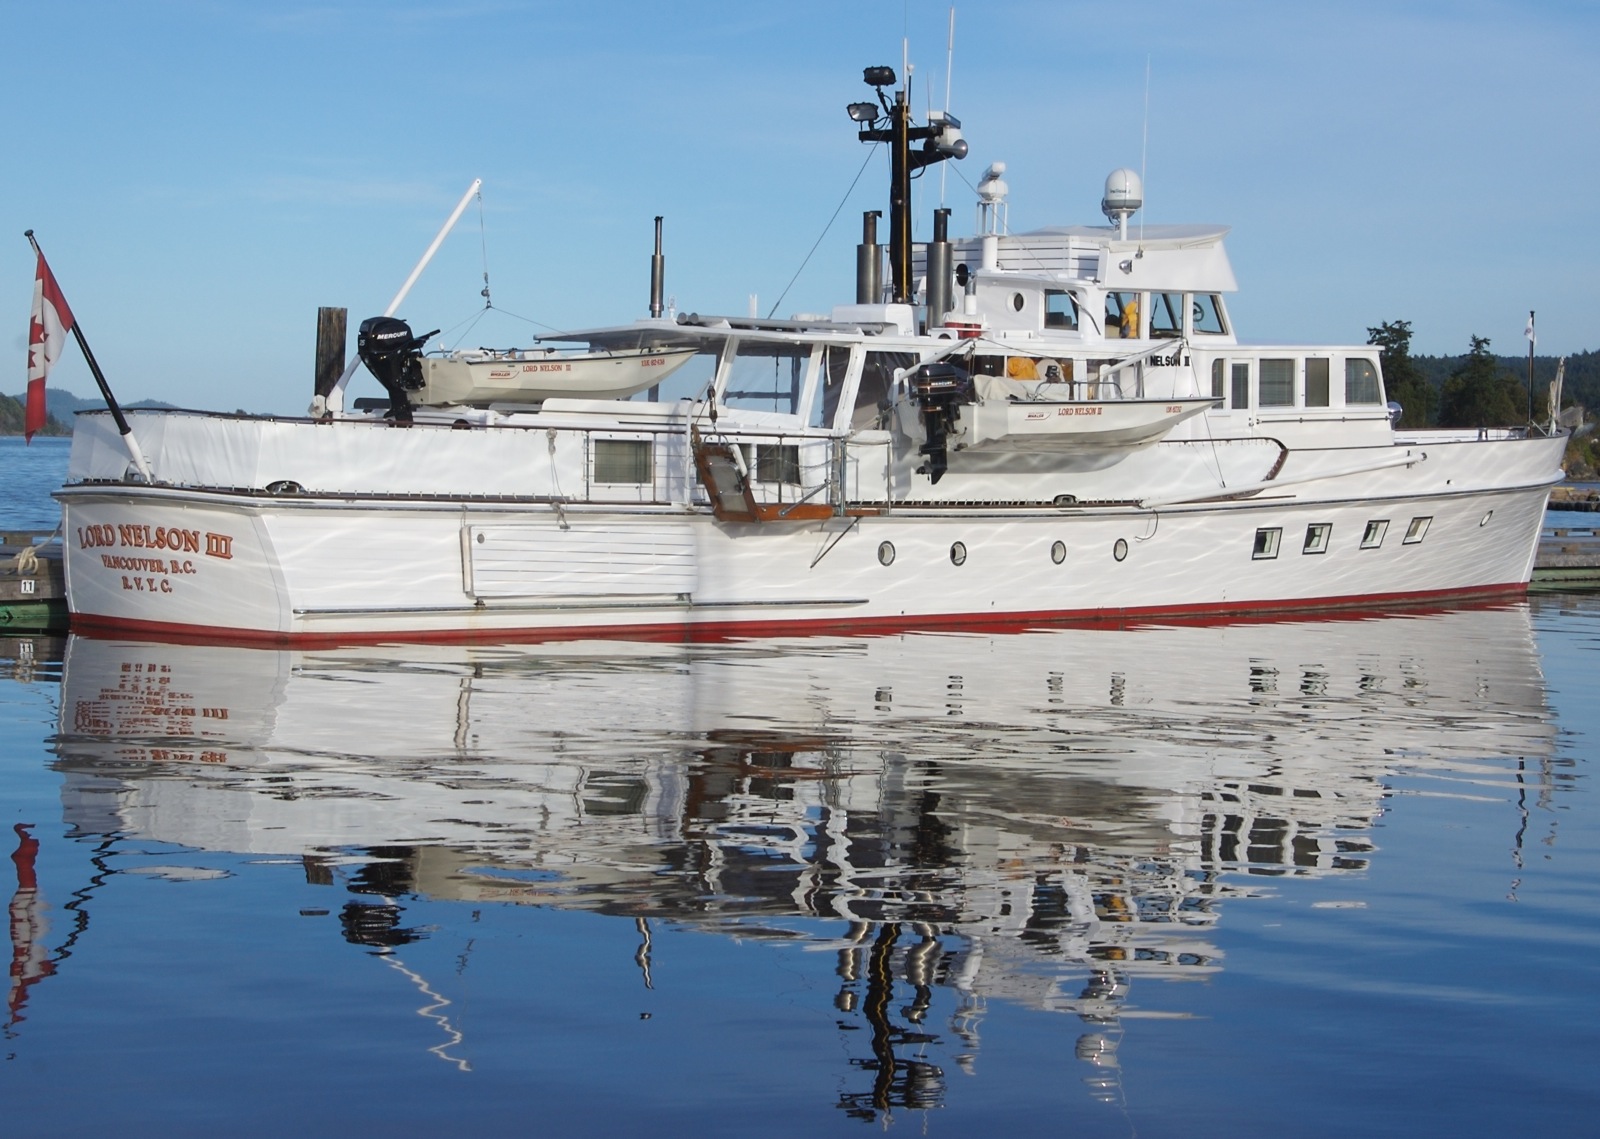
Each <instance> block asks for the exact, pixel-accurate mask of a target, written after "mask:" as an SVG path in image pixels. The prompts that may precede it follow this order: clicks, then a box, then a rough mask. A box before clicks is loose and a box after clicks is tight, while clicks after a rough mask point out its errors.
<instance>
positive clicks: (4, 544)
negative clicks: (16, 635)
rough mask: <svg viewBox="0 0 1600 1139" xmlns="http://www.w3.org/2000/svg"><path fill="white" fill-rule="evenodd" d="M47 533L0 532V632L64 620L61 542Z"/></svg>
mask: <svg viewBox="0 0 1600 1139" xmlns="http://www.w3.org/2000/svg"><path fill="white" fill-rule="evenodd" d="M54 538H55V536H54V535H53V534H50V533H42V534H36V533H33V532H31V531H26V530H24V531H15V530H8V531H5V532H4V533H0V632H28V631H34V630H39V631H43V630H47V629H59V628H62V627H63V626H65V625H66V623H67V578H66V574H65V573H64V572H63V570H62V565H61V543H60V542H57V541H55V540H54Z"/></svg>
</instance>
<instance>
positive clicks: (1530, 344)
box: [1528, 309, 1538, 425]
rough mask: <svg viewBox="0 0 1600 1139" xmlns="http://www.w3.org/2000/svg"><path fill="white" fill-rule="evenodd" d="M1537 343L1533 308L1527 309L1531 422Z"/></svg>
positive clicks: (1530, 417) (1530, 416) (1529, 409)
mask: <svg viewBox="0 0 1600 1139" xmlns="http://www.w3.org/2000/svg"><path fill="white" fill-rule="evenodd" d="M1536 343H1538V340H1537V338H1536V335H1535V333H1534V330H1533V310H1532V309H1529V310H1528V423H1529V424H1530V425H1531V424H1532V423H1533V346H1534V345H1535V344H1536Z"/></svg>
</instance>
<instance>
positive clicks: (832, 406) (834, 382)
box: [811, 344, 850, 427]
mask: <svg viewBox="0 0 1600 1139" xmlns="http://www.w3.org/2000/svg"><path fill="white" fill-rule="evenodd" d="M822 369H823V370H822V398H821V399H819V400H813V401H812V414H811V426H812V427H832V426H833V417H834V416H835V415H836V414H837V413H838V411H839V396H840V394H841V393H842V392H843V391H844V381H845V379H846V378H847V377H848V376H849V374H850V349H849V348H847V347H845V346H844V345H839V344H835V345H830V346H829V347H828V348H826V349H825V350H824V351H823V356H822Z"/></svg>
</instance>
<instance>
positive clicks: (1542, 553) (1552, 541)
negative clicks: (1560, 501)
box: [1528, 508, 1600, 590]
mask: <svg viewBox="0 0 1600 1139" xmlns="http://www.w3.org/2000/svg"><path fill="white" fill-rule="evenodd" d="M1563 509H1565V508H1563ZM1528 588H1530V589H1540V590H1562V589H1600V534H1597V533H1596V532H1595V527H1593V526H1554V527H1552V526H1549V525H1547V526H1545V528H1544V534H1543V535H1541V536H1540V538H1539V553H1538V556H1537V557H1535V558H1534V560H1533V581H1532V582H1530V583H1529V586H1528Z"/></svg>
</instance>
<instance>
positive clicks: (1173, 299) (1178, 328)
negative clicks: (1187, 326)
mask: <svg viewBox="0 0 1600 1139" xmlns="http://www.w3.org/2000/svg"><path fill="white" fill-rule="evenodd" d="M1182 334H1183V294H1182V293H1153V294H1151V297H1150V335H1151V336H1152V337H1156V336H1181V335H1182Z"/></svg>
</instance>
